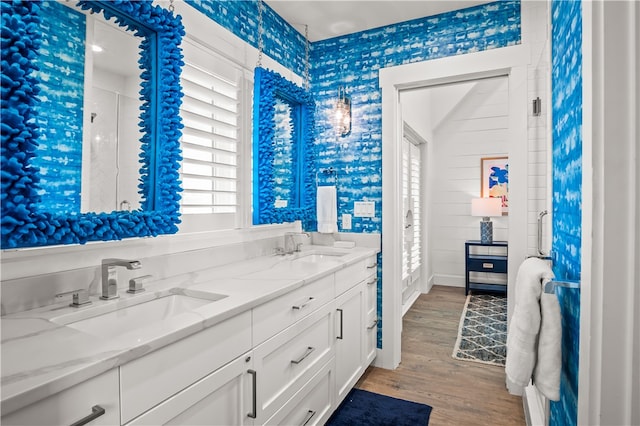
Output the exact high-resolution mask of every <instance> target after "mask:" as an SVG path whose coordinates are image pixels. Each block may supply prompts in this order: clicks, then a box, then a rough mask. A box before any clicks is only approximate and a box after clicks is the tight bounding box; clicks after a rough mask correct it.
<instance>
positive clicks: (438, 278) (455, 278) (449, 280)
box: [433, 274, 464, 287]
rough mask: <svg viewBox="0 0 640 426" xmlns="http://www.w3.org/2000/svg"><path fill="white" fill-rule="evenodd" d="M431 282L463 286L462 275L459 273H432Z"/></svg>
mask: <svg viewBox="0 0 640 426" xmlns="http://www.w3.org/2000/svg"><path fill="white" fill-rule="evenodd" d="M433 284H434V285H443V286H448V287H464V277H463V276H461V275H445V274H434V275H433Z"/></svg>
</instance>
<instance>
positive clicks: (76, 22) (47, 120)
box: [33, 1, 86, 213]
mask: <svg viewBox="0 0 640 426" xmlns="http://www.w3.org/2000/svg"><path fill="white" fill-rule="evenodd" d="M39 14H40V16H41V18H42V19H41V23H40V26H41V33H42V44H41V45H40V49H39V52H40V55H39V56H38V57H37V59H36V60H35V62H36V65H37V66H38V68H39V71H36V72H35V73H34V76H35V77H36V78H37V79H38V80H40V81H41V82H42V84H41V85H40V88H41V90H40V94H39V98H40V102H39V103H38V104H37V105H36V107H35V109H36V111H37V118H36V122H37V124H38V127H39V129H40V136H39V138H38V142H39V143H38V149H37V151H36V152H37V156H36V157H35V158H34V160H33V164H34V166H36V167H39V168H40V190H39V191H38V193H39V195H40V197H41V202H40V205H41V206H46V209H47V210H48V211H54V212H68V213H70V212H80V182H81V180H82V176H81V175H82V111H83V102H84V55H85V51H84V50H85V46H84V38H85V33H86V30H85V25H86V24H85V16H84V15H83V14H82V13H80V12H77V11H75V10H73V9H71V8H69V7H66V6H64V5H63V4H61V3H58V2H56V1H45V2H42V4H41V6H40V12H39Z"/></svg>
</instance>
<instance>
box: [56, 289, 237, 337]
mask: <svg viewBox="0 0 640 426" xmlns="http://www.w3.org/2000/svg"><path fill="white" fill-rule="evenodd" d="M144 296H151V297H154V298H151V299H149V297H144ZM225 297H227V296H226V295H223V294H215V293H207V292H200V291H191V290H184V289H171V290H169V291H168V292H167V293H166V294H161V295H160V296H157V295H153V294H150V295H141V296H139V297H138V298H135V299H133V298H132V299H128V300H121V301H117V302H116V303H113V304H111V305H106V306H105V305H103V306H100V305H97V306H95V307H88V308H85V309H83V310H81V311H78V312H73V313H70V314H67V315H62V316H60V317H58V318H54V319H52V322H54V323H56V324H59V325H64V326H67V327H70V328H73V329H75V330H78V331H82V332H84V333H87V334H91V335H94V336H100V337H115V336H118V335H120V334H123V333H127V332H130V331H132V330H136V329H140V328H143V327H145V326H148V325H151V324H154V323H157V322H158V321H163V320H166V319H169V318H171V317H174V316H177V315H180V314H184V313H187V312H191V311H193V310H194V309H198V308H200V307H202V306H205V305H208V304H210V303H214V302H216V301H218V300H222V299H224V298H225ZM105 310H106V312H105Z"/></svg>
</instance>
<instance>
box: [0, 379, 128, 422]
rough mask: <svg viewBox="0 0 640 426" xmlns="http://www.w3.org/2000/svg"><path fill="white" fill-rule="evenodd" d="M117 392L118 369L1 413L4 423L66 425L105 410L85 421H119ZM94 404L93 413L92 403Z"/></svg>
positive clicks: (118, 395)
mask: <svg viewBox="0 0 640 426" xmlns="http://www.w3.org/2000/svg"><path fill="white" fill-rule="evenodd" d="M119 400H120V394H119V388H118V369H117V368H116V369H113V370H110V371H108V372H106V373H103V374H101V375H99V376H97V377H94V378H92V379H90V380H87V381H86V382H83V383H80V384H78V385H76V386H73V387H72V388H69V389H66V390H64V391H62V392H60V393H57V394H55V395H52V396H50V397H48V398H45V399H43V400H42V401H38V402H36V403H34V404H32V405H29V406H27V407H25V408H22V409H20V410H18V411H15V412H13V413H10V414H8V415H6V416H4V415H3V416H2V422H1V423H2V424H3V425H29V426H37V425H69V424H74V423H75V422H77V421H80V420H81V419H87V417H88V416H90V415H92V414H94V417H95V415H98V414H100V413H101V409H104V413H103V414H100V415H99V416H98V417H95V418H94V420H91V421H89V422H88V423H85V424H87V425H92V426H93V425H119V424H120V405H119ZM95 406H99V407H100V408H96V409H95V410H96V411H95V413H94V412H93V409H92V407H95Z"/></svg>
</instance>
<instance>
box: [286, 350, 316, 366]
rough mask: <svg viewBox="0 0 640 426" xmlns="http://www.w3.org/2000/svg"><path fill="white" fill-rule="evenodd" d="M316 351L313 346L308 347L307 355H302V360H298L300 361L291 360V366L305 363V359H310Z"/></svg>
mask: <svg viewBox="0 0 640 426" xmlns="http://www.w3.org/2000/svg"><path fill="white" fill-rule="evenodd" d="M315 350H316V348H314V347H312V346H309V347H307V350H306V351H305V353H304V354H302V356H301V357H300V358H298V359H292V360H291V364H300V363H301V362H302V361H304V359H305V358H306V357H308V356H309V355H311V353H312V352H313V351H315Z"/></svg>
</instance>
